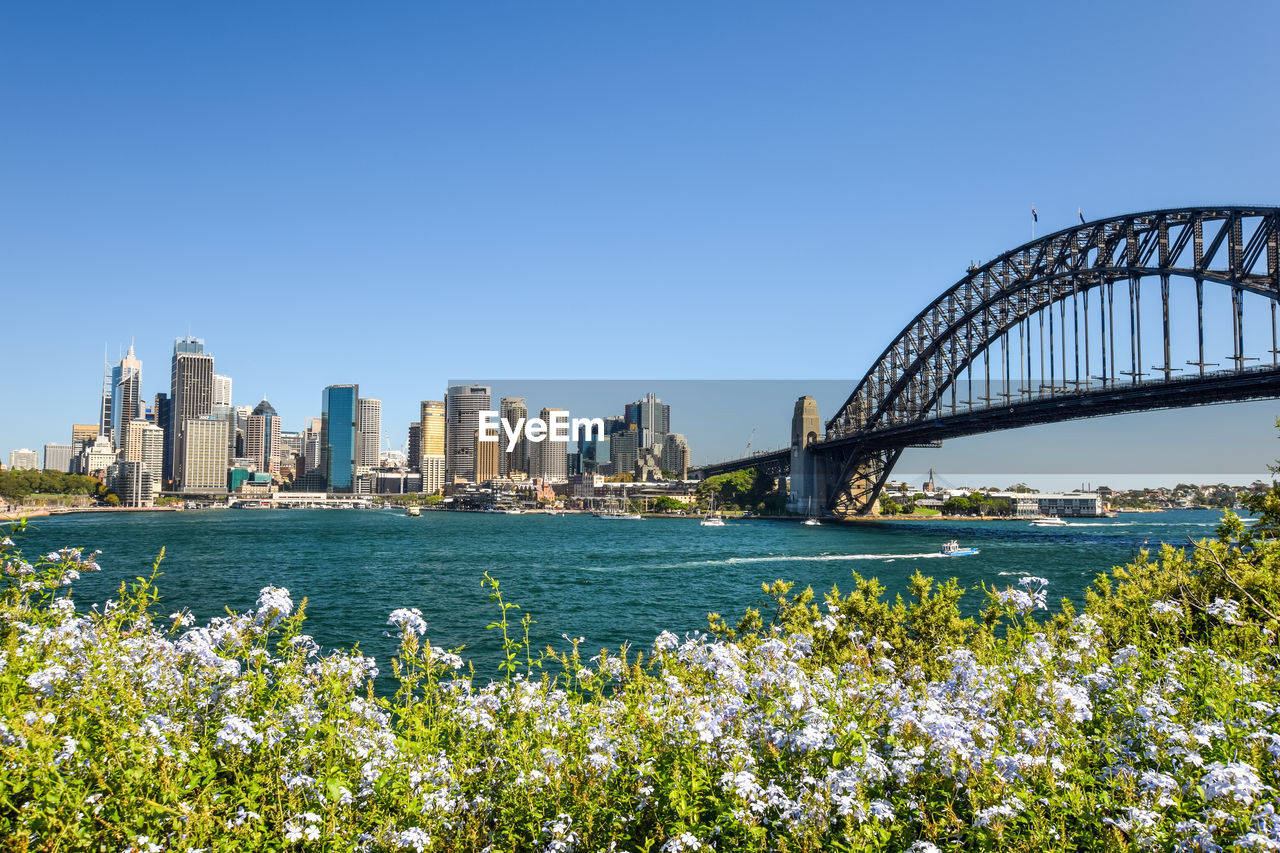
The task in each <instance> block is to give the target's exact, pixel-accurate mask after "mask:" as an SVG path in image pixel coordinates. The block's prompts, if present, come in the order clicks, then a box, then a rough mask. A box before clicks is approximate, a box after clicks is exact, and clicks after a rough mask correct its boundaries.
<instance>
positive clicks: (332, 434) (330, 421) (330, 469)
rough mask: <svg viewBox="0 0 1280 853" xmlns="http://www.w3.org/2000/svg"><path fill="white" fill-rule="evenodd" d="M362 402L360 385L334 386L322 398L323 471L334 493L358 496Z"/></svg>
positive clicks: (330, 490) (328, 486)
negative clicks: (358, 429) (358, 434)
mask: <svg viewBox="0 0 1280 853" xmlns="http://www.w3.org/2000/svg"><path fill="white" fill-rule="evenodd" d="M359 399H360V386H359V385H330V386H328V387H326V388H325V389H324V393H323V395H322V396H321V401H320V402H321V412H322V414H321V416H320V470H321V471H323V472H324V482H325V490H326V491H328V492H330V493H336V494H344V495H349V494H354V493H355V489H356V420H357V418H358V417H359V413H358V411H357V401H358V400H359Z"/></svg>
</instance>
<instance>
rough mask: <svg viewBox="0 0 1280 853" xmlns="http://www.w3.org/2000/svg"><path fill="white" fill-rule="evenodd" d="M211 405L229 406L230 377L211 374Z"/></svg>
mask: <svg viewBox="0 0 1280 853" xmlns="http://www.w3.org/2000/svg"><path fill="white" fill-rule="evenodd" d="M213 405H215V406H230V405H231V377H230V376H223V375H222V374H220V373H215V374H213Z"/></svg>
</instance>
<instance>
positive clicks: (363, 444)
mask: <svg viewBox="0 0 1280 853" xmlns="http://www.w3.org/2000/svg"><path fill="white" fill-rule="evenodd" d="M356 432H357V433H358V438H357V442H356V471H357V472H358V473H360V474H368V473H370V472H372V471H375V470H377V468H378V452H379V451H380V450H381V449H382V401H381V400H378V399H375V398H373V397H361V398H360V399H359V400H358V401H357V406H356Z"/></svg>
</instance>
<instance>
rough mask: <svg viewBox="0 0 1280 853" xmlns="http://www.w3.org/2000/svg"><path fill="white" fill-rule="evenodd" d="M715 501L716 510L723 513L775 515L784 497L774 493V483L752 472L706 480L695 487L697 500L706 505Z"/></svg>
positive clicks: (742, 471)
mask: <svg viewBox="0 0 1280 853" xmlns="http://www.w3.org/2000/svg"><path fill="white" fill-rule="evenodd" d="M712 497H714V498H715V500H716V506H718V507H720V508H721V509H726V510H755V511H758V512H769V513H777V512H780V511H781V509H782V508H783V507H784V506H785V505H786V497H785V496H780V493H779V492H778V491H777V481H776V480H775V479H774V478H773V477H770V476H769V475H768V474H762V473H761V472H759V471H757V470H756V469H755V468H747V469H745V470H741V471H730V472H729V473H727V474H717V475H715V476H714V477H708V478H707V479H705V480H703V481H702V482H701V483H699V484H698V498H699V500H700V502H701V503H703V504H706V503H708V502H709V501H710V499H711V498H712Z"/></svg>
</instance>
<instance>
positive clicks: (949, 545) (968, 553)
mask: <svg viewBox="0 0 1280 853" xmlns="http://www.w3.org/2000/svg"><path fill="white" fill-rule="evenodd" d="M938 553H940V554H942V556H944V557H972V556H973V555H974V554H977V553H978V549H977V548H961V547H960V543H959V542H957V541H956V540H954V539H952V540H951V541H950V542H943V543H942V550H941V551H939V552H938Z"/></svg>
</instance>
